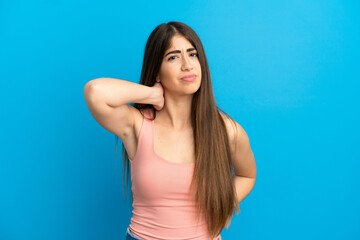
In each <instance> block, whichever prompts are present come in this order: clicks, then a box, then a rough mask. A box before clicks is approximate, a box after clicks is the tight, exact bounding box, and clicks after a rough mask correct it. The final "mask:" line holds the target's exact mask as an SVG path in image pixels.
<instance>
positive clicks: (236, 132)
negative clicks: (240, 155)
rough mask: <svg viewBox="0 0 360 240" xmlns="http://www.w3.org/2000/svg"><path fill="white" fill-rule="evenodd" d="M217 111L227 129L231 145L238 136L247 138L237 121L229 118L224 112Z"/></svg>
mask: <svg viewBox="0 0 360 240" xmlns="http://www.w3.org/2000/svg"><path fill="white" fill-rule="evenodd" d="M219 113H220V115H221V116H222V118H223V120H224V122H225V126H226V130H227V133H228V136H229V141H230V143H231V145H233V144H235V143H236V141H237V140H238V139H239V138H247V137H248V136H247V134H246V132H245V130H244V128H243V127H242V126H241V125H240V124H239V123H238V122H236V121H235V120H233V119H231V118H229V117H228V116H226V115H225V114H223V113H221V112H219ZM245 140H246V139H245Z"/></svg>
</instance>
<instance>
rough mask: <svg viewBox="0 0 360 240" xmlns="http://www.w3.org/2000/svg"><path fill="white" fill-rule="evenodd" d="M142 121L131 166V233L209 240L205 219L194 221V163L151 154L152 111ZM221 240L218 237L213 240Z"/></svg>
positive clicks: (155, 239) (154, 239)
mask: <svg viewBox="0 0 360 240" xmlns="http://www.w3.org/2000/svg"><path fill="white" fill-rule="evenodd" d="M142 111H143V112H144V115H145V117H144V121H143V123H142V126H141V129H140V135H139V138H138V146H137V150H136V154H135V157H134V159H129V160H130V163H131V183H132V187H131V189H132V192H133V205H132V206H133V211H132V214H133V216H132V217H131V220H130V222H131V223H130V226H129V229H130V231H131V232H132V233H133V234H134V235H135V236H136V237H138V238H140V239H142V240H211V238H210V236H209V235H208V232H207V226H206V222H205V218H204V217H203V218H200V220H199V222H197V221H196V215H195V211H196V209H195V196H194V195H193V194H190V183H191V179H192V174H193V169H194V163H175V162H170V161H168V160H165V159H163V158H161V157H160V156H158V155H156V153H155V152H154V121H153V120H150V119H147V118H146V117H148V118H150V117H151V113H152V112H151V111H152V110H151V109H143V110H142ZM218 239H220V240H221V236H220V235H219V236H217V237H216V238H214V239H212V240H218Z"/></svg>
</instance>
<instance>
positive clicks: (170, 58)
mask: <svg viewBox="0 0 360 240" xmlns="http://www.w3.org/2000/svg"><path fill="white" fill-rule="evenodd" d="M173 57H176V56H171V57H169V58H168V61H171V60H173V59H174V58H173Z"/></svg>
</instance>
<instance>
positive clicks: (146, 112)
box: [141, 108, 153, 121]
mask: <svg viewBox="0 0 360 240" xmlns="http://www.w3.org/2000/svg"><path fill="white" fill-rule="evenodd" d="M141 112H143V113H144V116H145V117H147V118H150V119H146V120H148V121H152V120H151V118H152V115H153V114H152V109H150V108H143V109H141Z"/></svg>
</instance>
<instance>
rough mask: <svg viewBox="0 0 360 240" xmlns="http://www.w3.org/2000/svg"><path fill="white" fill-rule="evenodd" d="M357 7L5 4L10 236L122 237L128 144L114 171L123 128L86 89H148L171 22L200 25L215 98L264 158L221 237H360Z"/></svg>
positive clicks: (4, 220)
mask: <svg viewBox="0 0 360 240" xmlns="http://www.w3.org/2000/svg"><path fill="white" fill-rule="evenodd" d="M359 10H360V2H359V1H339V0H337V1H336V0H326V1H325V0H317V1H316V0H315V1H310V0H302V1H300V0H298V1H294V0H292V1H291V0H290V1H289V0H288V1H264V0H263V1H221V2H220V1H206V2H205V1H182V2H173V1H158V2H153V1H137V2H133V3H130V1H126V2H120V1H100V2H98V3H96V4H94V3H93V2H89V1H36V0H35V1H31V2H30V1H9V0H8V1H2V2H1V7H0V35H1V37H0V44H1V50H0V56H1V58H0V61H1V62H0V64H1V65H0V66H1V67H0V73H1V75H0V78H1V80H0V91H1V94H0V102H1V138H0V140H1V144H0V147H1V150H0V159H1V160H0V239H9V240H10V239H11V240H13V239H14V240H15V239H16V240H17V239H124V236H125V230H126V228H127V226H128V225H129V224H130V218H131V210H132V207H131V204H132V203H131V202H130V198H129V194H128V198H127V200H125V190H124V192H123V190H122V159H121V142H119V144H118V156H117V157H118V158H117V164H116V168H115V136H114V135H113V134H112V133H110V132H108V131H106V130H105V129H104V128H102V127H101V126H100V125H99V124H98V123H97V122H96V121H95V119H94V118H93V117H92V116H91V114H90V112H89V110H88V109H87V107H86V104H85V100H84V96H83V87H84V85H85V83H86V82H88V81H90V80H91V79H94V78H98V77H113V78H121V79H125V80H128V81H133V82H136V83H138V82H139V78H140V72H141V64H142V59H143V51H144V48H145V43H146V40H147V37H148V36H149V34H150V32H151V31H152V30H153V29H154V28H155V27H156V26H157V25H159V24H160V23H163V22H168V21H181V22H184V23H186V24H188V25H189V26H191V27H192V28H193V29H194V30H195V31H196V32H197V33H198V35H199V37H200V39H201V40H202V41H203V44H204V47H205V51H206V55H207V58H208V61H209V65H210V71H211V76H212V80H213V86H214V92H215V96H216V100H217V103H218V104H219V106H220V107H221V108H222V109H224V110H225V111H226V112H227V113H228V114H230V116H232V117H233V118H234V119H235V120H236V121H237V122H238V123H239V124H240V125H241V126H242V127H243V128H244V129H245V131H246V132H247V134H248V136H249V139H250V144H251V147H252V149H253V152H254V155H255V159H256V164H257V180H256V184H255V187H254V189H253V191H252V192H251V193H250V194H249V195H248V196H247V198H246V199H245V200H244V201H243V202H241V203H240V208H241V214H239V215H237V216H235V217H234V218H233V219H232V222H231V225H230V227H229V229H224V230H223V232H222V234H221V235H222V237H223V239H224V240H227V239H239V240H242V239H244V240H245V239H246V240H250V239H251V240H252V239H261V240H262V239H276V240H280V239H284V240H288V239H329V240H330V239H360V228H359V226H360V218H359V216H360V207H359V202H360V193H359V189H360V174H359V170H360V163H359V162H360V161H359V160H360V154H359V151H358V150H356V149H357V147H358V146H359V138H358V136H359V134H360V129H359V93H360V91H359V90H360V84H359V80H360V70H359V69H360V57H359V56H360V48H359V43H360V17H359V16H360V11H359ZM123 193H124V194H123ZM128 193H130V191H129V192H128Z"/></svg>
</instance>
